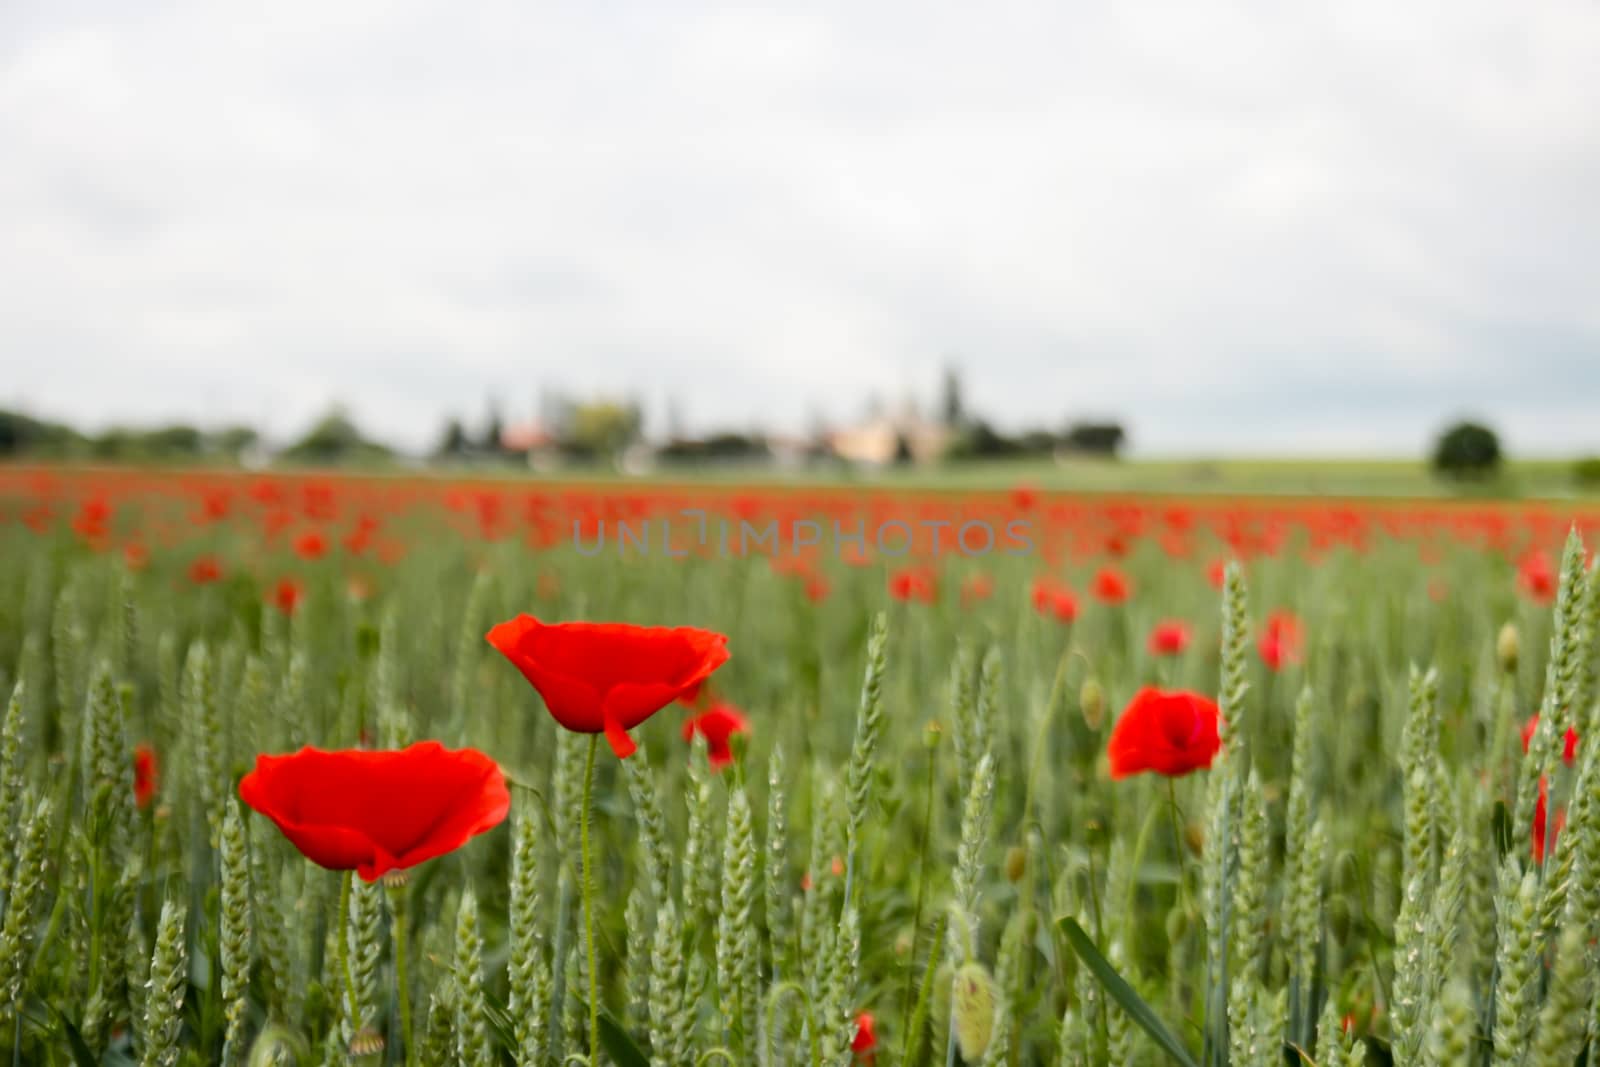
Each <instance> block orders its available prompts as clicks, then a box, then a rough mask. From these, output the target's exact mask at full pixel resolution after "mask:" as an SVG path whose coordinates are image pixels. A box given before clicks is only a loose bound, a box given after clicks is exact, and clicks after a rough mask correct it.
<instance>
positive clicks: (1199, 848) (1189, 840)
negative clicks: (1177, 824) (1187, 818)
mask: <svg viewBox="0 0 1600 1067" xmlns="http://www.w3.org/2000/svg"><path fill="white" fill-rule="evenodd" d="M1183 843H1184V844H1185V845H1186V846H1188V848H1189V851H1190V852H1193V853H1194V854H1195V855H1196V856H1203V855H1205V852H1206V830H1205V827H1203V826H1201V825H1200V824H1199V823H1197V822H1191V823H1185V824H1184V827H1183Z"/></svg>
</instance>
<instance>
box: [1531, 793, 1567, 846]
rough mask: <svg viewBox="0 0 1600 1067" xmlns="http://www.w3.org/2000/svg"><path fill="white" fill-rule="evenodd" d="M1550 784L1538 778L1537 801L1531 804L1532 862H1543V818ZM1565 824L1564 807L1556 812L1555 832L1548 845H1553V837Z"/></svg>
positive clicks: (1547, 802)
mask: <svg viewBox="0 0 1600 1067" xmlns="http://www.w3.org/2000/svg"><path fill="white" fill-rule="evenodd" d="M1549 798H1550V784H1549V783H1548V782H1547V781H1545V780H1544V779H1543V778H1540V779H1539V801H1538V803H1536V804H1535V805H1534V806H1533V848H1532V851H1533V862H1535V863H1543V862H1544V846H1545V837H1544V832H1545V818H1546V815H1547V813H1548V810H1549V803H1550V800H1549ZM1566 826H1567V812H1566V809H1565V808H1563V809H1562V810H1560V811H1558V812H1556V828H1555V832H1554V833H1553V834H1551V835H1550V837H1551V841H1550V847H1551V848H1554V847H1555V838H1557V837H1560V836H1561V831H1562V830H1564V829H1566Z"/></svg>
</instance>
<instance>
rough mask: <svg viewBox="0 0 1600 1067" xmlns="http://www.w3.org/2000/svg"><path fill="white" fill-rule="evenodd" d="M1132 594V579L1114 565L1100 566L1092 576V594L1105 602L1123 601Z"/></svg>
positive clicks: (1116, 602)
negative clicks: (1097, 571)
mask: <svg viewBox="0 0 1600 1067" xmlns="http://www.w3.org/2000/svg"><path fill="white" fill-rule="evenodd" d="M1132 594H1133V583H1132V581H1131V580H1130V579H1129V578H1128V576H1127V575H1126V574H1123V573H1122V572H1121V571H1120V570H1118V569H1117V568H1115V567H1101V568H1100V571H1099V573H1097V574H1096V575H1095V576H1094V595H1095V597H1096V598H1098V599H1099V600H1101V601H1103V602H1105V603H1107V604H1121V603H1124V602H1125V601H1126V600H1127V599H1128V597H1129V596H1131V595H1132Z"/></svg>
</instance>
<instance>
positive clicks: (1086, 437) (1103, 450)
mask: <svg viewBox="0 0 1600 1067" xmlns="http://www.w3.org/2000/svg"><path fill="white" fill-rule="evenodd" d="M1126 441H1127V433H1126V431H1124V430H1123V428H1122V425H1121V424H1120V423H1115V422H1075V423H1073V424H1072V425H1071V426H1069V427H1067V432H1066V433H1065V434H1063V435H1062V438H1061V443H1062V444H1064V445H1066V446H1067V447H1068V448H1070V449H1072V450H1073V451H1074V452H1088V453H1091V454H1093V455H1097V456H1115V455H1116V454H1117V453H1118V452H1120V451H1121V450H1122V446H1123V444H1124V443H1125V442H1126Z"/></svg>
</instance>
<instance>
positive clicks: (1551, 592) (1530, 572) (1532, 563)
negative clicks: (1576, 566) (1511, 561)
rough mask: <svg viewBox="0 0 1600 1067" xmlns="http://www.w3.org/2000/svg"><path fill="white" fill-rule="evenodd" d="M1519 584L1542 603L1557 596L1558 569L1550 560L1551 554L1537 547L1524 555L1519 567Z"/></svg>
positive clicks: (1524, 590)
mask: <svg viewBox="0 0 1600 1067" xmlns="http://www.w3.org/2000/svg"><path fill="white" fill-rule="evenodd" d="M1517 584H1518V585H1519V586H1521V587H1522V591H1523V592H1525V593H1527V594H1528V595H1529V596H1530V597H1532V598H1533V599H1534V600H1537V601H1538V602H1540V603H1541V604H1545V603H1549V602H1550V601H1551V600H1554V599H1555V596H1556V585H1557V579H1556V569H1555V564H1553V563H1551V561H1550V554H1549V553H1548V552H1545V551H1543V550H1540V549H1535V550H1534V551H1532V552H1529V553H1528V554H1527V555H1526V556H1523V557H1522V562H1521V564H1519V565H1518V567H1517Z"/></svg>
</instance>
